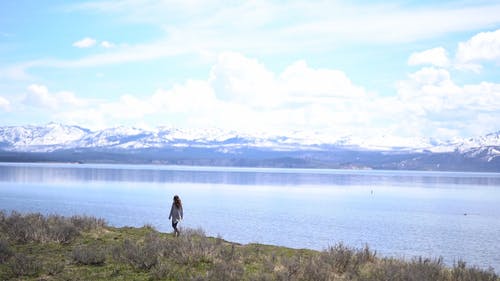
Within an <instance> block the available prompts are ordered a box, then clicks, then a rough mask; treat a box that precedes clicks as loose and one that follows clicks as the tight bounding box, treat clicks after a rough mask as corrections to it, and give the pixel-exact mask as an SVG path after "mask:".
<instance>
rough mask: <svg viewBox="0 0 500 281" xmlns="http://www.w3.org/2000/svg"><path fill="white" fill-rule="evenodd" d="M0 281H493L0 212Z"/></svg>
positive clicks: (332, 251) (364, 259) (342, 254)
mask: <svg viewBox="0 0 500 281" xmlns="http://www.w3.org/2000/svg"><path fill="white" fill-rule="evenodd" d="M0 280H262V281H264V280H315V281H317V280H450V281H451V280H471V281H472V280H494V281H498V280H500V278H499V277H498V276H497V275H496V274H495V273H494V272H493V270H482V269H479V268H476V267H470V266H468V265H466V264H465V263H464V262H458V263H457V264H455V265H454V266H453V267H447V266H445V265H444V264H443V262H442V260H441V259H424V258H415V259H412V260H400V259H394V258H384V257H377V256H376V254H375V252H374V251H372V250H370V249H368V248H367V247H366V248H363V249H352V248H349V247H346V246H345V245H342V244H339V245H336V246H334V247H330V248H328V249H326V250H324V251H321V252H320V251H313V250H297V249H290V248H285V247H277V246H269V245H260V244H248V245H239V244H236V243H231V242H227V241H224V240H223V239H221V238H212V237H207V236H205V235H204V233H203V231H202V230H184V232H183V234H182V235H181V236H180V237H173V236H172V235H171V234H166V233H160V232H158V231H156V230H155V229H154V228H153V227H151V226H144V227H141V228H131V227H122V228H115V227H111V226H108V225H106V223H105V222H104V221H103V220H100V219H96V218H92V217H85V216H74V217H61V216H55V215H52V216H43V215H41V214H19V213H15V212H13V213H10V214H7V213H5V212H0Z"/></svg>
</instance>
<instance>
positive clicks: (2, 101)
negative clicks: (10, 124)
mask: <svg viewBox="0 0 500 281" xmlns="http://www.w3.org/2000/svg"><path fill="white" fill-rule="evenodd" d="M0 109H3V110H5V111H10V102H9V100H8V99H6V98H4V97H1V96H0Z"/></svg>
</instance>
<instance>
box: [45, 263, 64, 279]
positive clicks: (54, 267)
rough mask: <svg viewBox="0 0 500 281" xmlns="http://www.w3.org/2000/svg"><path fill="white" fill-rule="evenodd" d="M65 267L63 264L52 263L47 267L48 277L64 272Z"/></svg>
mask: <svg viewBox="0 0 500 281" xmlns="http://www.w3.org/2000/svg"><path fill="white" fill-rule="evenodd" d="M65 267H66V265H65V264H64V263H63V262H51V263H48V264H46V265H45V271H46V272H47V274H48V275H51V276H54V275H57V274H59V273H61V272H63V270H64V268H65Z"/></svg>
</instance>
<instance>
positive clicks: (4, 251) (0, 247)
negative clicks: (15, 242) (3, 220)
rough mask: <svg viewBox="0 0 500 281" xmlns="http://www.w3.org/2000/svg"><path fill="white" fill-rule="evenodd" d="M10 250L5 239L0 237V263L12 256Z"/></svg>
mask: <svg viewBox="0 0 500 281" xmlns="http://www.w3.org/2000/svg"><path fill="white" fill-rule="evenodd" d="M12 254H13V253H12V250H11V249H10V247H9V243H7V241H5V240H3V239H0V264H3V263H4V262H6V261H7V260H8V259H9V258H10V257H11V256H12Z"/></svg>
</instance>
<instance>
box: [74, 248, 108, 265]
mask: <svg viewBox="0 0 500 281" xmlns="http://www.w3.org/2000/svg"><path fill="white" fill-rule="evenodd" d="M71 257H72V258H73V261H75V262H76V263H77V264H83V265H103V264H104V262H105V261H106V254H105V252H104V250H102V249H101V248H99V247H98V246H97V245H81V246H77V247H74V248H73V251H72V252H71Z"/></svg>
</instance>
